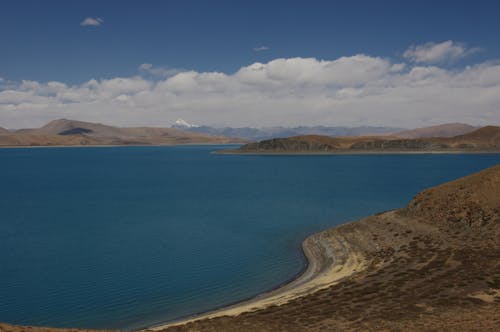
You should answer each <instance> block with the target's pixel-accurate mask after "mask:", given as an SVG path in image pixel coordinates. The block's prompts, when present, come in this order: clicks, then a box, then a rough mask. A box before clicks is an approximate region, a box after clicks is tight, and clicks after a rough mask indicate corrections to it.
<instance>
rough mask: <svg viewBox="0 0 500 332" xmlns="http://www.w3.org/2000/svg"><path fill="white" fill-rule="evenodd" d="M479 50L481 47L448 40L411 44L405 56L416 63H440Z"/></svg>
mask: <svg viewBox="0 0 500 332" xmlns="http://www.w3.org/2000/svg"><path fill="white" fill-rule="evenodd" d="M478 51H480V49H479V48H467V47H466V46H465V44H463V43H457V42H453V41H451V40H447V41H445V42H442V43H432V42H431V43H426V44H423V45H413V46H410V47H409V48H408V49H407V50H406V51H405V52H404V53H403V57H405V58H406V59H408V60H410V61H412V62H416V63H440V62H446V61H455V60H458V59H461V58H464V57H466V56H468V55H470V54H472V53H476V52H478Z"/></svg>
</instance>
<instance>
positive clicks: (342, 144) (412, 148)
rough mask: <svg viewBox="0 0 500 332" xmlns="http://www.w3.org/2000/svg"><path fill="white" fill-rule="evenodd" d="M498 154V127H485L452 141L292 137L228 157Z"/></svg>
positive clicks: (248, 147)
mask: <svg viewBox="0 0 500 332" xmlns="http://www.w3.org/2000/svg"><path fill="white" fill-rule="evenodd" d="M434 151H437V152H439V151H442V152H446V151H451V152H453V151H461V152H477V151H484V152H488V151H490V152H500V127H496V126H487V127H483V128H480V129H477V130H475V131H473V132H471V133H467V134H464V135H459V136H455V137H432V138H417V139H410V138H398V137H394V136H366V137H363V136H360V137H328V136H317V135H307V136H294V137H288V138H275V139H271V140H264V141H260V142H254V143H249V144H246V145H244V146H242V147H240V148H239V149H238V150H232V151H228V152H229V153H360V152H361V153H362V152H434Z"/></svg>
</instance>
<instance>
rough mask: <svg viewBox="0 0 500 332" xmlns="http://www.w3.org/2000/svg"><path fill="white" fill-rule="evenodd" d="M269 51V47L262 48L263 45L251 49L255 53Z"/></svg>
mask: <svg viewBox="0 0 500 332" xmlns="http://www.w3.org/2000/svg"><path fill="white" fill-rule="evenodd" d="M269 49H270V47H269V46H264V45H262V46H258V47H254V48H253V50H254V51H255V52H262V51H267V50H269Z"/></svg>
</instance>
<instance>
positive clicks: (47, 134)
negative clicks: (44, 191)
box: [0, 119, 244, 146]
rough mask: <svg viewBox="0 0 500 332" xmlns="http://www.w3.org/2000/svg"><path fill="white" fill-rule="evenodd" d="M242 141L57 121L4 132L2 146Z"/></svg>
mask: <svg viewBox="0 0 500 332" xmlns="http://www.w3.org/2000/svg"><path fill="white" fill-rule="evenodd" d="M242 142H244V141H243V140H241V139H238V138H228V137H223V136H211V135H206V134H199V133H190V132H186V131H183V130H180V129H176V128H158V127H133V128H122V127H113V126H107V125H103V124H98V123H90V122H83V121H74V120H66V119H61V120H54V121H51V122H49V123H48V124H46V125H45V126H43V127H41V128H36V129H19V130H16V131H7V130H4V131H1V130H0V146H79V145H83V146H84V145H176V144H226V143H242Z"/></svg>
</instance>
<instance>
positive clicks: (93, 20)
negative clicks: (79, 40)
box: [80, 17, 104, 27]
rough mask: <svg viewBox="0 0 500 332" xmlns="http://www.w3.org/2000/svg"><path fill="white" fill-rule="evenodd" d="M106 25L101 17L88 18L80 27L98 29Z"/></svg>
mask: <svg viewBox="0 0 500 332" xmlns="http://www.w3.org/2000/svg"><path fill="white" fill-rule="evenodd" d="M103 23H104V20H103V19H102V18H100V17H86V18H84V19H83V21H81V22H80V25H81V26H83V27H85V26H95V27H98V26H100V25H101V24H103Z"/></svg>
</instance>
